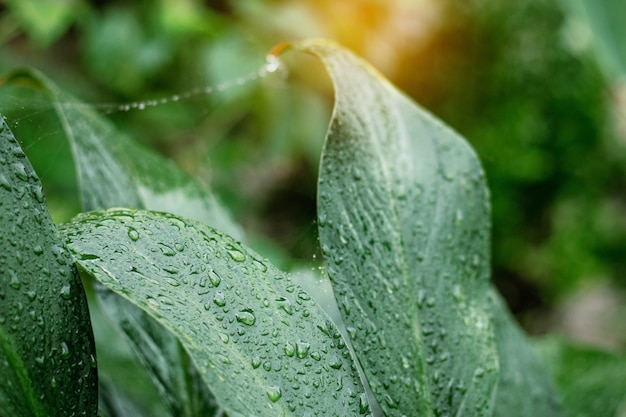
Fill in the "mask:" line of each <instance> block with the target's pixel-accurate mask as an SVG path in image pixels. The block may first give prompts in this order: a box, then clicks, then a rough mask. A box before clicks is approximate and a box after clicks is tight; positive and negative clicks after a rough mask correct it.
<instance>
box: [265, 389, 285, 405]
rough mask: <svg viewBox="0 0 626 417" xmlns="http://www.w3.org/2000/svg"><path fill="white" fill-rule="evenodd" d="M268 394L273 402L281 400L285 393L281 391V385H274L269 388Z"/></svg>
mask: <svg viewBox="0 0 626 417" xmlns="http://www.w3.org/2000/svg"><path fill="white" fill-rule="evenodd" d="M267 396H268V397H269V399H270V400H272V402H274V403H275V402H276V401H278V400H280V397H282V396H283V393H282V392H281V391H280V387H278V386H272V387H269V388H268V389H267Z"/></svg>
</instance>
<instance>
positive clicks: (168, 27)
mask: <svg viewBox="0 0 626 417" xmlns="http://www.w3.org/2000/svg"><path fill="white" fill-rule="evenodd" d="M611 1H613V3H615V4H614V6H615V7H622V10H623V6H621V5H619V4H618V2H615V1H614V0H606V1H605V3H610V2H611ZM587 4H588V2H587ZM588 12H589V10H588V9H586V8H585V1H584V0H571V1H569V2H563V3H558V2H552V1H544V0H527V1H524V2H503V1H498V0H470V1H455V0H412V1H410V0H317V1H313V0H301V1H297V0H281V1H279V0H275V1H257V0H246V1H236V0H218V1H195V0H156V1H134V2H128V1H104V0H100V1H91V2H88V1H81V0H40V1H34V0H5V1H4V2H2V1H0V45H1V46H0V71H2V72H5V71H7V70H10V69H12V68H16V67H22V66H34V67H37V68H39V69H41V70H42V71H43V72H45V73H46V74H47V75H49V76H50V77H51V78H53V79H54V80H55V81H57V82H58V83H59V84H60V85H61V86H62V87H63V88H65V89H66V90H68V91H71V92H72V93H73V94H75V95H76V96H78V97H79V98H81V99H82V100H84V101H86V102H88V103H99V104H102V103H125V102H132V101H137V100H146V99H154V98H161V97H171V96H172V95H174V94H181V93H184V92H185V91H189V90H192V89H194V88H197V87H205V86H213V87H217V86H219V85H220V84H221V83H229V84H233V82H234V83H235V84H236V81H237V80H238V79H239V78H240V77H245V76H247V75H248V74H250V73H251V72H256V71H258V70H259V68H260V67H261V66H262V65H264V63H265V56H266V54H267V53H268V51H270V50H271V48H272V47H273V46H275V45H276V44H278V43H279V42H282V41H297V40H300V39H305V38H310V37H325V38H331V39H334V40H336V41H338V42H340V43H341V44H343V45H345V46H347V47H348V48H350V49H352V50H353V51H355V52H356V53H357V54H359V55H361V56H363V57H364V58H365V59H366V60H368V61H370V62H371V63H372V64H373V65H374V66H375V67H377V68H378V69H380V70H381V71H382V72H383V73H384V74H385V75H386V76H387V77H388V78H390V79H391V80H392V82H394V83H395V84H396V85H398V86H399V87H400V88H401V89H402V90H404V91H405V92H407V94H409V95H411V96H412V97H414V98H415V99H416V100H417V101H418V102H419V103H421V104H422V105H423V106H424V107H425V108H427V109H429V111H431V112H432V113H434V114H435V115H437V116H438V117H439V118H441V119H443V120H444V121H445V122H446V123H447V124H449V125H450V126H452V127H453V128H454V129H456V130H457V131H459V132H460V133H461V134H462V135H464V136H465V137H466V138H467V139H468V141H469V142H470V143H471V144H472V145H473V147H474V148H475V149H476V150H477V152H478V154H479V155H480V158H481V160H482V163H483V165H484V167H485V170H486V172H487V177H488V181H489V185H490V189H491V196H492V202H493V279H494V281H495V283H496V285H497V286H498V287H499V288H500V290H501V291H502V292H503V294H504V295H505V297H506V299H507V301H508V302H509V305H510V306H511V308H512V309H513V311H514V312H515V313H516V314H517V317H518V318H519V319H520V321H521V322H522V324H523V325H524V326H525V327H526V328H527V329H529V330H530V331H531V332H533V333H543V332H546V331H549V330H557V331H559V332H562V333H566V334H568V335H570V336H572V337H575V338H577V339H580V340H584V341H588V342H592V343H599V344H602V345H604V346H607V347H611V348H616V349H620V348H622V349H623V348H624V347H625V346H626V324H625V323H624V322H623V320H620V317H623V315H624V314H626V309H625V307H624V304H625V302H624V300H625V299H626V298H625V296H624V292H625V291H626V196H625V190H626V82H625V81H624V78H620V75H621V76H622V77H623V76H624V74H626V70H624V68H623V67H620V62H619V60H617V61H615V60H612V58H611V57H612V55H611V53H610V49H611V45H608V47H607V45H606V44H602V42H599V41H598V38H599V36H598V35H599V34H598V30H597V28H598V27H600V28H603V27H604V26H602V22H603V21H602V16H600V17H598V15H592V18H591V19H590V18H589V16H590V15H589V13H588ZM625 13H626V12H625ZM608 16H609V17H611V14H608ZM623 16H626V14H624V15H623ZM613 17H614V16H613ZM594 18H595V19H596V20H595V23H596V26H594V25H593V23H594V20H593V19H594ZM605 18H606V16H605ZM597 19H600V20H599V21H600V24H599V25H598V20H597ZM590 21H591V23H592V24H591V26H590V24H589V22H590ZM616 24H617V25H619V21H618V22H617V23H616ZM607 28H609V29H610V27H608V26H607ZM600 35H606V34H600ZM609 35H610V34H609ZM608 38H610V36H609V37H608ZM608 38H607V37H606V36H605V37H604V39H608ZM624 39H626V37H625V38H624ZM613 47H615V45H613ZM619 47H621V48H626V41H625V42H624V44H623V45H621V46H620V45H618V48H619ZM607 48H608V49H607ZM607 50H609V52H607ZM625 55H626V54H625ZM284 61H285V62H284V63H285V66H286V68H287V70H286V71H284V72H280V73H274V74H270V75H269V76H268V77H265V78H262V79H257V80H253V81H249V82H246V83H244V84H243V85H231V86H230V87H229V88H226V89H225V90H224V91H221V92H219V91H216V92H214V93H212V94H207V95H197V96H194V97H193V98H192V99H189V100H181V101H178V102H175V103H174V102H171V103H168V104H163V105H160V106H157V107H151V108H148V109H146V110H142V111H138V110H134V111H129V112H120V111H114V112H112V113H110V114H109V116H108V117H110V118H111V119H112V120H113V121H114V123H115V124H116V125H117V126H118V127H119V128H120V130H122V131H125V132H129V133H130V134H131V135H132V136H133V137H134V138H135V139H136V140H138V141H140V142H142V143H144V144H146V145H147V146H149V147H151V148H153V149H155V150H157V151H158V152H159V153H162V154H164V155H167V156H168V157H170V158H173V159H174V160H176V161H177V162H178V163H179V164H180V165H181V166H182V167H183V168H185V169H186V170H188V171H189V172H191V173H193V174H194V175H196V176H198V177H199V178H201V179H202V180H204V181H206V182H207V183H210V184H211V186H212V187H213V188H214V189H215V191H216V192H217V194H218V195H219V196H220V198H221V199H222V200H223V201H224V202H225V204H226V205H227V206H228V207H229V208H230V210H231V211H232V213H233V215H234V216H235V218H236V219H237V220H238V221H239V222H240V223H241V224H242V225H243V226H244V228H245V230H246V232H247V234H248V235H249V236H250V241H251V242H252V244H253V246H254V247H255V248H256V249H257V250H258V251H260V252H262V253H264V254H266V255H268V256H270V257H271V258H272V259H273V260H274V261H275V262H277V263H279V264H280V265H281V266H282V267H284V268H286V269H290V268H297V267H303V266H304V267H307V268H308V267H316V266H317V265H318V264H319V262H320V259H319V258H320V257H319V252H318V251H319V249H318V247H317V241H316V225H315V191H316V175H317V166H318V159H319V152H320V149H321V144H322V141H323V137H324V134H325V130H326V126H327V123H328V121H329V118H330V113H331V110H332V99H333V97H332V89H331V87H330V85H329V82H328V79H327V76H326V74H325V72H324V70H323V68H322V66H321V64H320V63H318V62H316V61H315V60H314V59H313V58H311V57H308V56H305V55H301V54H298V53H290V54H286V55H285V58H284ZM114 107H117V106H114ZM49 110H50V106H49V105H47V104H46V103H45V102H44V101H43V99H42V98H41V97H37V96H36V94H35V93H32V92H31V93H26V92H24V91H18V90H15V89H9V88H3V89H0V111H2V113H4V114H5V115H6V116H7V122H9V124H10V126H11V127H12V129H14V130H15V131H16V134H18V135H19V136H18V137H20V138H21V139H22V140H23V141H24V142H25V144H24V147H25V148H26V149H27V153H28V155H29V157H30V158H31V159H32V160H33V164H34V166H35V168H36V169H37V170H38V173H39V175H40V176H41V177H42V180H43V181H44V184H45V188H46V192H47V195H48V199H49V201H50V205H51V208H52V211H53V216H54V218H55V220H57V221H63V220H65V219H67V218H69V217H71V216H72V215H73V214H75V213H76V212H77V211H78V205H77V201H76V197H75V179H74V174H73V172H72V171H73V167H72V165H71V160H70V159H69V158H70V157H69V152H68V151H67V150H66V149H63V147H64V146H66V145H65V144H64V141H63V140H62V139H61V138H59V137H58V136H59V134H60V132H61V130H60V126H59V124H58V121H56V120H54V118H53V117H52V116H51V112H50V111H49ZM105 110H106V108H104V107H103V111H105Z"/></svg>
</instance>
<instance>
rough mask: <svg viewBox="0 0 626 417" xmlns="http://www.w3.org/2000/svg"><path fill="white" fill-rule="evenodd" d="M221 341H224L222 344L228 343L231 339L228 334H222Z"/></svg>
mask: <svg viewBox="0 0 626 417" xmlns="http://www.w3.org/2000/svg"><path fill="white" fill-rule="evenodd" d="M220 339H222V343H228V341H229V340H230V337H229V336H228V335H227V334H226V333H220Z"/></svg>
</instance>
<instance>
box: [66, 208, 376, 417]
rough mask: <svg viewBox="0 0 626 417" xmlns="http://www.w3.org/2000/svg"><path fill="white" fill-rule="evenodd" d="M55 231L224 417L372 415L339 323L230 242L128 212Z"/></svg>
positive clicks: (167, 219)
mask: <svg viewBox="0 0 626 417" xmlns="http://www.w3.org/2000/svg"><path fill="white" fill-rule="evenodd" d="M61 230H62V232H63V235H64V236H65V239H66V242H67V244H68V247H69V248H70V250H71V251H72V253H73V254H74V256H75V258H76V259H77V262H78V264H79V265H80V267H81V268H82V269H83V270H85V271H86V272H87V273H89V274H90V275H92V276H94V277H95V278H96V279H97V280H98V281H100V282H101V283H103V284H104V285H106V286H107V287H109V288H110V289H111V290H113V291H114V292H116V293H117V294H120V295H122V296H123V297H125V298H126V299H128V300H129V301H131V302H132V303H134V304H136V305H137V306H138V307H140V308H141V309H143V310H144V311H146V312H147V313H148V314H150V315H151V316H152V317H153V318H155V319H156V320H157V321H158V322H159V323H161V324H162V325H163V326H165V327H166V328H168V329H169V330H171V331H172V332H173V333H174V334H175V335H176V336H177V337H178V338H179V340H180V341H181V343H182V344H183V346H184V347H185V349H186V350H187V351H188V352H189V354H190V356H191V358H192V359H193V360H194V362H195V364H196V366H197V367H198V369H199V371H200V373H201V375H202V377H203V378H204V380H205V381H206V383H207V385H208V386H209V387H210V389H211V391H212V392H213V393H214V395H215V397H216V399H217V400H218V402H219V403H220V405H221V406H222V407H223V408H224V409H225V410H226V412H227V413H228V415H229V416H231V417H236V416H253V415H254V416H272V417H275V416H307V415H319V416H329V415H341V416H348V415H359V414H365V413H367V409H368V404H367V399H366V395H365V393H364V391H363V387H362V385H361V382H360V381H359V378H358V374H357V372H356V369H355V367H354V363H353V362H352V360H351V357H350V355H349V351H348V348H347V347H346V344H345V342H344V340H343V339H342V337H341V335H340V333H339V331H338V330H337V328H336V326H335V325H334V324H333V323H332V321H331V320H330V319H329V318H328V316H327V315H326V314H325V313H324V312H323V311H322V310H321V308H320V307H319V306H318V305H317V304H316V303H315V302H314V301H313V300H311V298H310V296H309V295H308V294H307V293H306V292H304V290H302V289H301V288H300V287H299V286H297V285H296V284H294V283H293V281H292V280H291V277H290V276H289V275H287V274H284V273H282V272H280V271H278V270H277V269H276V268H275V267H274V266H272V265H271V264H269V263H268V261H267V260H265V259H262V258H261V257H260V256H259V255H257V254H255V253H254V252H252V251H251V250H249V249H246V248H245V247H243V246H242V245H241V244H239V243H237V242H236V241H235V240H234V239H232V238H230V237H228V236H225V235H223V234H222V233H220V232H217V231H215V230H214V229H212V228H209V227H208V226H206V225H204V224H202V223H199V222H195V221H192V220H186V219H183V218H180V217H177V216H175V215H172V214H164V213H156V212H147V211H140V210H132V209H110V210H107V211H98V212H89V213H84V214H81V215H79V216H77V217H76V218H74V219H73V220H72V221H71V222H70V223H68V224H65V225H64V226H63V227H62V229H61Z"/></svg>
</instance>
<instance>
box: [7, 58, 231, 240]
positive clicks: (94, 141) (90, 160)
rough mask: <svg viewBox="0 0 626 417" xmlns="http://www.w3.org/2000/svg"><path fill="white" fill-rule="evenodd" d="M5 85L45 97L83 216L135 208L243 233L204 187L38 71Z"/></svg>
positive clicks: (24, 72) (14, 76)
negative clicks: (67, 151)
mask: <svg viewBox="0 0 626 417" xmlns="http://www.w3.org/2000/svg"><path fill="white" fill-rule="evenodd" d="M5 78H6V81H5V82H13V83H19V82H24V81H26V82H27V83H30V84H34V86H36V87H38V88H41V89H43V90H44V91H46V92H47V93H48V94H49V95H50V97H51V100H52V102H53V105H54V107H55V109H56V111H57V114H58V115H59V119H60V120H61V123H62V124H63V128H64V130H65V133H66V135H67V139H68V141H69V143H70V146H71V148H72V153H73V155H74V161H75V164H76V171H77V177H78V183H79V184H78V185H79V192H80V199H81V203H82V207H83V210H85V211H88V210H97V209H104V208H109V207H134V208H145V209H152V210H159V211H167V212H169V213H175V214H178V215H180V216H184V217H189V218H192V219H196V220H199V221H201V222H204V223H206V224H209V225H211V226H212V227H215V228H216V229H219V230H221V231H223V232H225V233H228V234H229V235H231V236H234V237H237V238H241V237H242V233H241V229H240V228H239V226H237V225H236V224H235V223H234V222H233V221H232V220H231V219H230V216H229V215H228V213H227V212H226V211H225V210H224V208H223V207H222V206H221V205H220V204H219V203H218V202H217V200H216V199H215V197H214V196H213V194H212V193H211V192H210V190H209V189H208V187H207V186H206V185H204V184H202V183H200V182H199V181H198V180H196V179H195V178H193V177H191V176H190V175H189V174H187V173H185V172H184V171H182V170H180V169H179V168H178V167H176V166H175V165H174V164H173V163H172V162H171V161H168V160H166V159H164V158H162V157H160V156H159V155H157V154H155V153H154V152H151V151H149V150H148V149H145V148H143V147H142V146H140V145H139V144H137V143H136V142H134V141H133V140H131V139H130V138H128V137H127V136H125V135H124V134H123V133H120V132H118V131H117V130H116V129H115V127H114V126H113V125H112V124H111V123H110V122H109V121H108V120H107V119H106V118H104V117H103V116H102V115H101V114H99V113H97V112H96V111H95V109H94V108H93V107H92V106H90V105H88V104H84V103H81V102H80V101H78V100H76V99H75V98H74V97H72V96H71V95H70V94H68V93H66V92H64V91H63V90H61V89H60V88H59V87H58V86H57V85H55V84H54V83H53V82H52V81H50V80H49V79H48V78H47V77H45V76H44V75H43V74H41V73H40V72H38V71H36V70H20V71H14V72H12V73H10V74H9V75H8V76H7V77H5Z"/></svg>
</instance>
